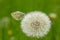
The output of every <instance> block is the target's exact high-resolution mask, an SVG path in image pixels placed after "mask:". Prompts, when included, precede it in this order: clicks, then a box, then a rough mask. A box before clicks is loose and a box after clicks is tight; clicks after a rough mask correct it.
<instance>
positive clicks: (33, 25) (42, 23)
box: [21, 11, 51, 38]
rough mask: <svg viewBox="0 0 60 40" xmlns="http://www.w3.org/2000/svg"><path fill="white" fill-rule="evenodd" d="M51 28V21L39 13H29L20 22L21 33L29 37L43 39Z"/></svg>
mask: <svg viewBox="0 0 60 40" xmlns="http://www.w3.org/2000/svg"><path fill="white" fill-rule="evenodd" d="M50 27H51V21H50V19H49V17H48V16H47V15H46V14H45V13H43V12H39V11H34V12H29V13H28V14H27V15H25V17H24V18H23V20H22V21H21V28H22V31H23V32H24V33H25V34H26V35H27V36H31V37H37V38H39V37H43V36H45V35H46V34H47V33H48V32H49V30H50Z"/></svg>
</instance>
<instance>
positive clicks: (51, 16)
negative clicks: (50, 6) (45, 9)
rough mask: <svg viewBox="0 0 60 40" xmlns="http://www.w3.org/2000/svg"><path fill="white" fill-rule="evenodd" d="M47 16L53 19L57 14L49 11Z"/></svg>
mask: <svg viewBox="0 0 60 40" xmlns="http://www.w3.org/2000/svg"><path fill="white" fill-rule="evenodd" d="M49 16H50V18H52V19H55V18H56V17H57V15H56V14H55V13H50V14H49Z"/></svg>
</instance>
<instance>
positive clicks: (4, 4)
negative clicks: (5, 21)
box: [0, 0, 60, 40]
mask: <svg viewBox="0 0 60 40" xmlns="http://www.w3.org/2000/svg"><path fill="white" fill-rule="evenodd" d="M35 10H37V11H42V12H45V13H46V14H47V15H48V14H49V13H51V12H53V13H56V14H57V18H56V19H55V20H54V22H53V25H52V27H51V30H50V32H49V33H48V34H47V35H46V36H45V37H43V38H39V39H37V38H30V37H27V36H26V35H25V34H24V33H23V32H22V30H21V28H20V21H16V20H14V19H13V18H12V17H11V15H10V13H11V12H14V11H22V12H25V13H27V12H30V11H35ZM6 16H7V17H9V18H10V19H11V20H10V25H8V28H0V40H10V38H11V37H14V40H60V0H1V2H0V19H2V18H3V17H6ZM4 27H5V25H4ZM8 30H12V31H13V34H12V35H8V34H7V31H8Z"/></svg>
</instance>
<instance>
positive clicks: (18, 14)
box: [11, 11, 24, 20]
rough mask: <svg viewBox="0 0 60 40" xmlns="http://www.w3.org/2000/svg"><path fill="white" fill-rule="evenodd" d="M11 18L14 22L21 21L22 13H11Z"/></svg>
mask: <svg viewBox="0 0 60 40" xmlns="http://www.w3.org/2000/svg"><path fill="white" fill-rule="evenodd" d="M11 16H12V17H13V18H14V19H15V20H21V19H22V18H23V16H24V13H23V12H20V11H15V12H12V13H11Z"/></svg>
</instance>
